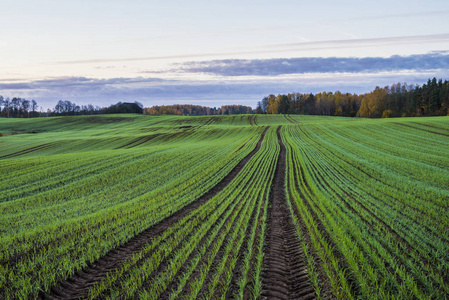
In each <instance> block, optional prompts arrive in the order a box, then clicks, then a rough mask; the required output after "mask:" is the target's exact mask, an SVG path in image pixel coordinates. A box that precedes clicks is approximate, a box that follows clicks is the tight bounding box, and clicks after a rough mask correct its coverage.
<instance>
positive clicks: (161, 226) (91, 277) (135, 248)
mask: <svg viewBox="0 0 449 300" xmlns="http://www.w3.org/2000/svg"><path fill="white" fill-rule="evenodd" d="M267 130H268V128H266V129H265V131H264V132H263V133H262V135H261V137H260V140H259V142H258V143H257V146H256V147H255V148H254V150H253V151H252V152H251V153H249V154H248V155H247V156H245V157H244V158H243V159H242V160H241V161H240V162H239V163H238V164H237V165H236V166H235V167H234V168H233V169H232V171H231V172H230V173H229V174H228V175H226V176H225V177H224V178H223V179H222V180H221V181H220V182H219V183H218V184H217V185H215V186H214V187H213V188H212V189H210V190H209V191H208V192H207V193H206V194H204V195H203V196H202V197H200V198H199V199H197V200H196V201H194V202H192V203H190V204H188V205H186V206H185V207H183V208H182V209H180V210H179V211H177V212H175V213H174V214H172V215H171V216H170V217H168V218H166V219H164V220H162V221H161V222H159V223H158V224H155V225H154V226H151V227H150V228H148V229H146V230H144V231H143V232H141V233H140V234H138V235H136V236H134V237H133V238H131V239H130V240H128V241H127V242H126V243H124V244H123V245H121V246H120V247H118V248H116V249H113V250H111V251H109V252H108V253H106V254H105V255H104V256H103V257H101V258H100V259H99V260H97V261H96V262H94V263H93V264H89V265H88V266H87V267H86V268H84V269H83V270H78V271H77V272H76V273H75V274H74V275H73V276H72V277H70V278H67V279H66V280H63V281H61V282H59V283H58V284H56V285H55V286H53V287H52V288H51V289H50V291H49V292H47V293H44V292H41V293H40V294H39V298H40V299H79V298H85V297H86V296H87V295H88V292H89V288H90V287H91V286H93V285H95V284H96V283H98V282H100V281H101V280H103V279H105V278H106V277H107V274H108V273H109V272H112V271H114V270H116V269H117V268H119V267H120V266H121V265H122V264H123V263H124V262H125V261H126V260H127V259H129V258H130V257H132V255H133V254H135V253H138V252H139V251H140V250H141V249H142V248H143V247H144V246H145V245H146V244H147V243H148V242H150V241H151V240H152V239H153V238H154V237H155V236H157V235H159V234H161V233H163V232H164V231H165V230H166V229H167V228H169V227H170V226H172V224H173V223H175V222H176V221H177V220H178V219H179V218H183V217H184V216H186V215H187V214H189V213H190V212H191V211H193V210H195V209H197V208H198V207H200V206H201V205H202V204H204V203H205V202H206V201H208V200H209V199H211V198H212V197H213V196H215V195H216V194H217V193H218V192H220V191H221V190H222V189H224V188H225V187H226V186H227V185H228V184H229V183H230V182H231V181H232V180H233V179H234V178H235V177H236V176H237V174H238V173H239V172H240V170H241V169H242V168H243V167H244V166H245V164H246V163H247V162H248V161H249V160H250V159H251V157H252V156H253V155H254V154H255V153H256V152H257V151H258V150H259V149H260V146H261V144H262V141H263V139H264V137H265V133H266V132H267Z"/></svg>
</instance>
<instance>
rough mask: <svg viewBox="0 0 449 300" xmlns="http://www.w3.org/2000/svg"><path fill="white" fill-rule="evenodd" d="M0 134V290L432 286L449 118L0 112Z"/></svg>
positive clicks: (444, 261) (446, 217)
mask: <svg viewBox="0 0 449 300" xmlns="http://www.w3.org/2000/svg"><path fill="white" fill-rule="evenodd" d="M0 133H1V134H2V135H3V136H1V137H0V299H9V298H11V299H16V298H21V299H28V298H37V297H39V298H49V299H50V298H52V297H56V298H67V299H69V298H72V299H76V298H101V299H105V298H119V299H123V298H126V299H128V298H144V299H176V298H186V299H196V298H202V299H219V298H223V299H229V298H232V299H251V298H261V297H262V298H263V297H267V298H269V299H271V298H275V297H279V298H280V299H282V298H285V299H287V298H290V299H292V298H298V297H300V296H301V295H302V296H303V297H306V298H307V297H309V298H313V297H316V298H324V299H327V298H338V299H343V298H344V299H355V298H363V299H372V298H380V299H388V298H398V299H409V298H417V299H427V298H429V299H435V298H438V299H441V298H445V297H447V295H448V294H449V117H429V118H396V119H357V118H340V117H320V116H302V115H290V116H288V115H285V116H284V115H257V116H256V115H232V116H199V117H183V116H149V115H99V116H73V117H49V118H36V119H6V118H2V119H0ZM281 160H282V162H281ZM279 186H280V187H279ZM276 187H278V188H276ZM278 220H282V222H281V223H279V222H278V223H279V224H278V223H276V222H277V221H278ZM279 238H281V241H280V242H278V241H277V240H278V239H279ZM278 243H280V244H278ZM279 251H281V253H279ZM276 257H277V259H279V262H277V260H276ZM285 261H288V263H285ZM287 273H288V274H290V275H284V274H287ZM272 274H280V275H279V276H277V275H272ZM298 278H300V279H298ZM277 285H279V286H282V285H283V287H281V288H279V289H277ZM310 291H312V292H310Z"/></svg>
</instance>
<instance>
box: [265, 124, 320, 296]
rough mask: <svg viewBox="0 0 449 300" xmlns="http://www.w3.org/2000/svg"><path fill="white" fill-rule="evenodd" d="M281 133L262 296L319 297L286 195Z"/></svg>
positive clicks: (284, 151)
mask: <svg viewBox="0 0 449 300" xmlns="http://www.w3.org/2000/svg"><path fill="white" fill-rule="evenodd" d="M280 129H281V127H279V128H278V130H277V136H278V141H279V145H280V146H281V151H280V153H279V158H278V163H277V166H276V171H275V176H274V180H273V185H272V187H271V193H270V207H269V208H268V233H267V244H266V248H265V254H266V256H265V259H264V262H263V273H262V284H263V291H262V296H263V297H265V298H267V299H315V291H314V288H313V286H312V284H311V283H310V282H309V279H308V274H307V269H306V268H307V264H306V262H305V260H304V258H303V257H304V253H303V250H302V248H301V245H300V242H299V239H298V237H297V235H296V231H295V227H294V225H293V222H292V219H291V216H290V213H289V210H288V207H287V203H286V197H285V190H284V189H285V161H286V149H285V146H284V144H283V142H282V140H281V135H280Z"/></svg>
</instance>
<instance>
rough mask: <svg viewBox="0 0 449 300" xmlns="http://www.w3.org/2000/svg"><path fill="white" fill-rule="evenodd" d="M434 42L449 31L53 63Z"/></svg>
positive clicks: (448, 35)
mask: <svg viewBox="0 0 449 300" xmlns="http://www.w3.org/2000/svg"><path fill="white" fill-rule="evenodd" d="M433 42H449V33H445V34H429V35H414V36H394V37H380V38H367V39H344V40H328V41H315V42H300V43H287V44H271V45H262V46H258V47H257V48H258V49H263V50H248V51H236V52H216V53H201V54H200V53H198V54H195V53H193V54H185V55H167V56H148V57H130V58H117V59H87V60H73V61H60V62H55V63H53V64H91V63H117V62H134V61H145V60H164V59H166V60H170V59H194V58H208V57H217V56H233V55H253V54H272V53H282V52H291V51H293V50H294V51H295V52H301V51H310V50H325V49H345V48H360V47H380V46H385V45H408V44H427V43H433Z"/></svg>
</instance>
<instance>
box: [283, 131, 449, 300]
mask: <svg viewBox="0 0 449 300" xmlns="http://www.w3.org/2000/svg"><path fill="white" fill-rule="evenodd" d="M359 130H360V131H362V132H361V133H359ZM366 130H367V129H366V128H363V129H360V128H359V127H355V126H354V127H346V126H338V125H337V124H335V125H331V124H325V125H318V124H316V125H314V124H308V125H306V126H301V124H300V126H287V127H286V129H285V130H284V131H283V138H284V139H285V141H286V144H287V149H288V164H287V166H288V171H287V174H288V176H287V182H288V187H287V188H286V191H287V193H288V195H289V200H290V203H289V205H290V209H291V213H292V214H293V215H294V216H295V217H296V221H295V223H296V226H297V231H298V233H299V235H300V236H302V237H303V238H304V239H305V240H306V241H308V243H303V248H304V250H305V253H307V257H308V261H309V265H310V266H311V269H314V270H317V273H318V274H319V275H318V274H316V275H313V276H311V277H312V278H316V280H313V282H314V284H315V285H316V290H317V291H318V294H319V293H320V291H321V290H323V289H324V288H323V287H325V286H329V287H330V289H328V291H327V292H329V293H332V294H334V295H335V296H336V297H345V298H356V297H360V296H362V297H364V298H365V297H370V295H373V294H374V293H375V294H376V295H378V296H379V297H381V298H390V297H402V298H410V297H416V298H426V297H441V295H444V294H445V293H447V292H448V291H449V285H448V278H447V274H448V273H447V270H448V269H447V263H448V262H447V259H446V258H445V255H444V254H443V253H447V251H448V249H447V247H448V244H447V230H446V231H444V232H443V229H447V223H446V220H442V219H441V218H440V217H438V215H434V214H432V212H435V213H436V211H437V210H438V209H441V205H442V204H443V203H444V201H443V199H444V195H445V193H446V192H447V190H445V189H441V188H439V187H438V186H435V185H433V186H432V185H431V184H430V183H429V184H425V183H423V182H420V185H421V186H420V188H425V189H427V192H429V191H430V192H433V193H432V195H425V194H424V193H422V191H421V190H420V189H416V188H412V187H413V185H414V184H415V183H416V182H414V181H413V179H412V178H410V177H411V176H410V177H408V178H407V180H405V178H403V177H404V176H405V175H406V174H408V173H407V172H410V171H408V170H407V169H401V168H399V169H398V165H397V164H398V163H400V162H401V160H402V159H405V158H401V157H394V156H391V151H392V150H391V148H394V150H395V151H396V152H397V153H401V154H400V155H404V156H405V157H407V156H408V157H409V158H406V159H408V161H407V162H404V164H416V165H419V166H420V167H422V164H423V162H422V161H421V160H419V156H415V155H416V153H415V152H414V151H416V150H413V151H411V150H409V149H407V148H405V149H404V148H401V147H400V146H395V141H394V140H391V142H390V147H386V144H382V143H376V142H375V140H374V138H373V140H369V134H366ZM384 134H385V131H384ZM382 146H384V147H386V148H385V149H382V148H381V147H382ZM422 155H425V153H422ZM412 159H415V160H416V161H414V160H412ZM428 168H430V169H429V170H430V171H429V172H430V173H431V174H432V175H433V174H436V173H438V172H437V171H435V170H434V169H433V168H438V167H437V166H432V165H429V166H428ZM442 175H443V176H442V178H443V179H441V180H442V182H444V180H447V177H446V175H444V172H442ZM444 178H446V179H444ZM435 196H436V197H435ZM438 196H439V198H438ZM428 209H429V210H428ZM429 233H430V234H429Z"/></svg>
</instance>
